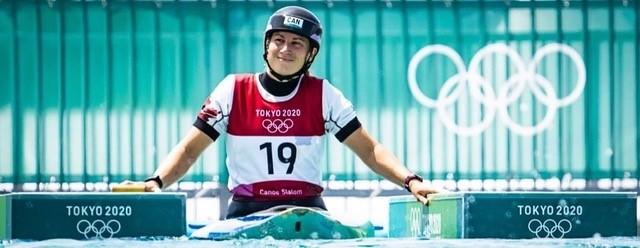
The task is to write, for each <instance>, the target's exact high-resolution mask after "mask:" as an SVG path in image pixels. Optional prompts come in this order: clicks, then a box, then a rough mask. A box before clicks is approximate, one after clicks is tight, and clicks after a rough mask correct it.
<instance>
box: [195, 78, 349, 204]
mask: <svg viewBox="0 0 640 248" xmlns="http://www.w3.org/2000/svg"><path fill="white" fill-rule="evenodd" d="M300 80H302V81H301V82H300V83H298V86H297V87H296V89H294V91H293V92H292V93H291V94H289V95H288V96H283V97H278V96H274V95H271V94H270V93H269V92H267V91H266V90H265V89H264V88H263V87H262V85H261V84H260V83H259V82H258V75H257V74H253V75H251V74H238V75H230V76H228V77H226V78H225V79H224V80H223V81H222V82H221V83H220V84H219V85H218V86H217V87H216V89H215V90H214V91H213V92H212V93H211V95H210V96H209V99H207V101H206V104H207V106H206V107H205V108H203V110H202V111H205V110H209V111H210V110H211V109H214V110H216V111H218V112H219V114H216V115H215V117H214V118H209V119H208V120H207V123H208V124H209V125H211V126H213V128H214V129H215V130H216V131H218V132H219V133H223V132H226V133H227V143H226V146H227V168H228V171H229V189H231V191H232V192H233V193H234V195H235V196H238V197H248V198H253V199H256V200H287V199H300V198H301V197H310V196H319V195H320V194H321V192H322V190H323V189H322V187H321V186H320V185H321V182H322V166H321V160H322V155H323V153H324V150H323V147H324V146H323V140H322V138H323V136H324V134H325V133H326V132H329V133H332V134H335V133H337V132H338V131H339V130H340V128H341V127H343V126H344V125H345V124H346V123H348V122H349V121H351V120H352V119H354V118H355V116H356V115H355V111H354V110H353V106H352V105H351V103H350V102H349V101H348V100H346V99H345V98H344V96H343V95H342V93H341V92H340V91H338V90H337V89H336V88H335V87H333V86H332V85H331V84H329V82H327V81H326V80H323V79H319V78H316V77H313V76H309V75H304V76H303V77H302V78H301V79H300Z"/></svg>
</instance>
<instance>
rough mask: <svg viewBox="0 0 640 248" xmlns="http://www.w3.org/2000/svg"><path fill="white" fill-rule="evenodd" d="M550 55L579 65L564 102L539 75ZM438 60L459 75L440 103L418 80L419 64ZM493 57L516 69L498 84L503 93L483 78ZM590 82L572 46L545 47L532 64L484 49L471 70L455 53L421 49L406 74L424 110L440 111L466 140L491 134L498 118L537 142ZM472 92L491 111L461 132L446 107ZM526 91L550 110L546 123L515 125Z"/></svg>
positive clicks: (505, 49) (499, 48) (496, 48)
mask: <svg viewBox="0 0 640 248" xmlns="http://www.w3.org/2000/svg"><path fill="white" fill-rule="evenodd" d="M551 53H560V54H564V55H566V56H568V57H569V58H570V59H571V61H572V62H573V64H574V65H575V68H576V72H577V77H576V82H575V88H574V89H573V91H572V92H571V93H570V94H568V95H567V96H565V97H562V98H558V96H557V93H556V91H555V89H554V88H553V86H552V84H551V82H550V81H549V80H548V79H547V78H545V77H544V76H542V75H540V74H538V67H540V63H541V61H542V59H543V58H544V57H545V56H547V55H549V54H551ZM433 54H441V55H444V56H446V57H447V58H449V59H450V60H451V61H452V62H453V64H454V65H455V67H456V70H457V74H455V75H453V76H451V77H450V78H448V79H447V80H446V81H445V82H444V84H443V86H442V88H441V89H440V92H439V93H438V97H437V99H432V98H429V97H427V96H426V95H425V94H424V93H423V92H422V91H421V90H420V88H419V87H418V82H417V79H416V71H417V69H418V64H419V63H420V62H421V61H422V60H423V59H424V58H426V57H428V56H430V55H433ZM492 54H497V55H505V56H506V57H507V58H508V59H509V60H510V61H511V63H513V65H514V66H515V72H514V73H513V74H512V75H510V77H508V78H507V79H506V80H505V81H504V82H503V83H502V84H498V85H499V88H498V89H497V90H496V89H493V87H492V84H491V83H490V82H489V80H488V79H487V78H486V77H484V76H483V75H482V74H481V69H480V63H481V62H482V61H483V60H484V59H485V58H486V57H487V56H489V55H492ZM586 78H587V76H586V69H585V65H584V61H583V60H582V57H581V56H580V54H578V52H577V51H576V50H574V49H573V48H571V47H570V46H567V45H565V44H559V43H551V44H547V45H545V46H543V47H541V48H540V50H538V51H537V52H536V53H535V54H534V56H533V60H532V61H531V62H530V63H528V64H526V63H525V62H524V60H523V59H522V57H521V56H520V55H519V54H518V53H517V52H516V50H514V49H513V48H511V47H509V46H507V45H505V44H502V43H495V44H489V45H487V46H485V47H483V48H482V49H480V50H479V51H478V52H477V53H476V54H475V55H474V56H473V57H472V58H471V61H470V63H469V68H468V70H467V68H466V67H465V65H464V62H463V60H462V57H460V55H459V54H458V53H457V52H456V51H455V50H453V49H452V48H450V47H448V46H445V45H428V46H425V47H423V48H422V49H420V50H419V51H418V52H417V53H416V54H415V55H414V56H413V57H412V58H411V61H410V62H409V68H408V70H407V79H408V82H409V89H410V90H411V94H412V95H413V96H414V97H415V98H416V100H417V101H418V102H419V103H420V104H422V105H424V106H425V107H428V108H435V109H436V110H437V113H438V117H439V119H440V120H441V121H442V123H443V124H444V125H445V127H447V129H449V130H451V131H453V132H454V133H456V134H458V135H461V136H475V135H478V134H480V133H482V132H483V131H484V130H486V129H487V128H489V126H490V125H491V123H492V122H493V119H494V118H495V116H496V115H497V116H498V119H499V120H500V121H501V122H502V123H504V124H505V125H506V126H507V127H508V128H509V130H511V131H512V132H514V133H516V134H519V135H522V136H532V135H535V134H537V133H540V132H542V131H544V130H545V129H547V128H548V127H549V126H550V125H551V122H552V121H553V119H554V118H555V115H556V111H557V109H558V108H561V107H564V106H567V105H569V104H571V103H573V102H575V101H576V100H577V99H578V98H579V97H580V95H581V94H582V92H583V91H584V87H585V84H586ZM458 84H459V85H458ZM467 88H468V89H469V95H470V96H471V97H472V98H473V99H475V100H478V101H479V102H480V103H481V104H482V105H484V106H485V108H486V110H487V111H486V114H485V116H484V118H483V119H482V120H481V121H480V123H477V124H474V125H471V126H461V125H459V124H457V123H455V121H454V120H453V119H452V118H451V117H450V114H449V113H448V111H447V107H449V106H451V105H452V104H454V103H455V102H456V101H457V100H458V98H460V95H461V93H462V91H463V90H465V89H467ZM525 89H529V90H531V92H532V93H533V96H534V97H535V98H536V99H537V100H538V101H540V102H541V103H542V104H543V105H545V106H546V107H547V113H546V114H545V116H544V117H543V119H542V121H540V122H539V123H537V124H536V125H532V126H527V125H522V124H519V123H516V122H515V121H514V120H513V119H512V118H511V116H510V115H509V112H508V107H509V106H510V105H512V104H513V103H514V102H516V101H517V100H518V98H519V97H520V96H521V95H522V93H523V92H524V90H525ZM449 92H451V93H449Z"/></svg>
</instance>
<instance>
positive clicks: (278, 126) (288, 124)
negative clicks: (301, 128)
mask: <svg viewBox="0 0 640 248" xmlns="http://www.w3.org/2000/svg"><path fill="white" fill-rule="evenodd" d="M262 127H263V128H264V129H266V130H267V132H269V133H276V132H278V133H282V134H284V133H286V132H288V131H289V129H291V128H292V127H293V121H292V120H291V119H288V118H287V119H284V120H281V119H274V120H270V119H264V120H263V121H262Z"/></svg>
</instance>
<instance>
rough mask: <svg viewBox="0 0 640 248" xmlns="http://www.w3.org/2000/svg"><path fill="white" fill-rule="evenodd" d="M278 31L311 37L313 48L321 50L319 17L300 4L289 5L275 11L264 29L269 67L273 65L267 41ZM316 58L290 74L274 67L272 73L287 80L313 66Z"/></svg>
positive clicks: (265, 51) (265, 49) (265, 58)
mask: <svg viewBox="0 0 640 248" xmlns="http://www.w3.org/2000/svg"><path fill="white" fill-rule="evenodd" d="M276 31H286V32H292V33H295V34H298V35H300V36H304V37H306V38H307V39H309V43H310V44H311V48H316V49H317V50H318V51H320V40H321V38H322V26H321V25H320V20H318V17H317V16H316V15H314V14H313V13H312V12H311V11H309V10H307V9H305V8H302V7H298V6H287V7H284V8H281V9H279V10H277V11H276V12H274V13H273V15H271V17H269V21H268V22H267V28H266V29H265V31H264V54H263V57H264V60H265V62H266V63H267V66H269V69H271V65H269V61H267V45H268V43H267V41H268V40H269V39H270V38H271V35H272V34H273V32H276ZM309 52H311V49H310V50H309ZM316 55H317V53H316ZM314 59H315V56H313V57H312V58H311V60H310V61H307V62H305V64H304V65H303V66H302V68H301V69H300V71H298V72H296V73H294V74H293V75H290V76H283V75H279V74H278V73H276V72H275V71H274V70H273V69H271V73H272V74H273V75H274V76H276V77H277V78H278V79H280V80H283V81H287V80H290V79H292V78H296V77H298V76H299V75H301V74H302V73H305V72H306V71H307V70H308V69H309V67H311V63H313V60H314Z"/></svg>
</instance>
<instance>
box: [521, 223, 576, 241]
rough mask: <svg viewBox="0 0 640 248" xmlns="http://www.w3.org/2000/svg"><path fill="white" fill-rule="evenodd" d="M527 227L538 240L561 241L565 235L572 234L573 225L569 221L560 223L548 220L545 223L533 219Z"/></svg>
mask: <svg viewBox="0 0 640 248" xmlns="http://www.w3.org/2000/svg"><path fill="white" fill-rule="evenodd" d="M563 223H564V225H563ZM527 227H528V228H529V232H531V233H533V234H535V235H536V237H538V238H555V239H561V238H563V237H564V235H565V234H567V233H569V232H571V228H572V227H573V225H571V221H569V220H567V219H562V220H560V221H558V222H556V221H555V220H553V219H547V220H545V221H544V222H542V221H540V220H538V219H531V220H530V221H529V224H528V225H527Z"/></svg>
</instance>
